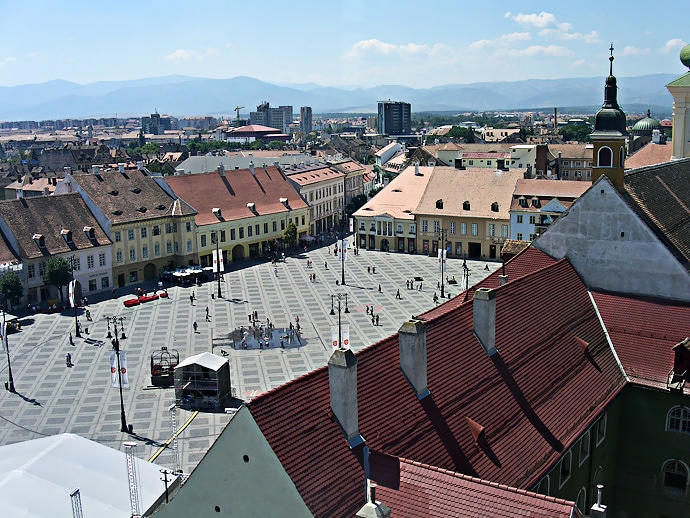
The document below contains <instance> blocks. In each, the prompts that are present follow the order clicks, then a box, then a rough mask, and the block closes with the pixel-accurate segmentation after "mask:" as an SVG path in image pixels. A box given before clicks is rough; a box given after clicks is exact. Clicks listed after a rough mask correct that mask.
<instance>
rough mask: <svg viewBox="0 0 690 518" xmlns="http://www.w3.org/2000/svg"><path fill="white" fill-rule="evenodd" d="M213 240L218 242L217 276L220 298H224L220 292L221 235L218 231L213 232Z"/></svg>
mask: <svg viewBox="0 0 690 518" xmlns="http://www.w3.org/2000/svg"><path fill="white" fill-rule="evenodd" d="M211 239H215V240H216V276H217V277H218V298H219V299H220V298H222V297H223V295H222V293H221V291H220V251H219V250H218V242H219V241H220V235H219V232H218V231H217V230H213V231H211Z"/></svg>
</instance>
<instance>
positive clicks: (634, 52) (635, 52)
mask: <svg viewBox="0 0 690 518" xmlns="http://www.w3.org/2000/svg"><path fill="white" fill-rule="evenodd" d="M649 52H650V51H649V49H640V48H637V47H632V46H627V47H625V48H624V49H623V50H622V51H620V52H616V54H615V55H616V57H618V56H643V55H645V54H649Z"/></svg>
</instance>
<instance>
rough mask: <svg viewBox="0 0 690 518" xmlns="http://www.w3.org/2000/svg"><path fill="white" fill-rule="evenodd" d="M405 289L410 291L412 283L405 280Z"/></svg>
mask: <svg viewBox="0 0 690 518" xmlns="http://www.w3.org/2000/svg"><path fill="white" fill-rule="evenodd" d="M405 288H407V289H408V290H409V289H410V281H409V280H405Z"/></svg>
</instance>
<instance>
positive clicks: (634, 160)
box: [625, 142, 673, 169]
mask: <svg viewBox="0 0 690 518" xmlns="http://www.w3.org/2000/svg"><path fill="white" fill-rule="evenodd" d="M672 152H673V145H672V144H671V143H670V142H669V143H667V144H654V143H653V142H650V143H649V144H647V145H646V146H644V147H643V148H640V149H638V150H637V151H636V152H635V153H633V154H632V155H631V156H629V157H628V158H626V159H625V168H626V169H635V168H637V167H646V166H648V165H656V164H662V163H664V162H670V161H671V155H672Z"/></svg>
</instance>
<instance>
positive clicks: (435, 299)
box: [434, 292, 438, 304]
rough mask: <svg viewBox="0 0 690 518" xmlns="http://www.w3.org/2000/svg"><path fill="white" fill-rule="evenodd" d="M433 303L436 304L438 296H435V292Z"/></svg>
mask: <svg viewBox="0 0 690 518" xmlns="http://www.w3.org/2000/svg"><path fill="white" fill-rule="evenodd" d="M434 303H435V304H438V295H436V292H434Z"/></svg>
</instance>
